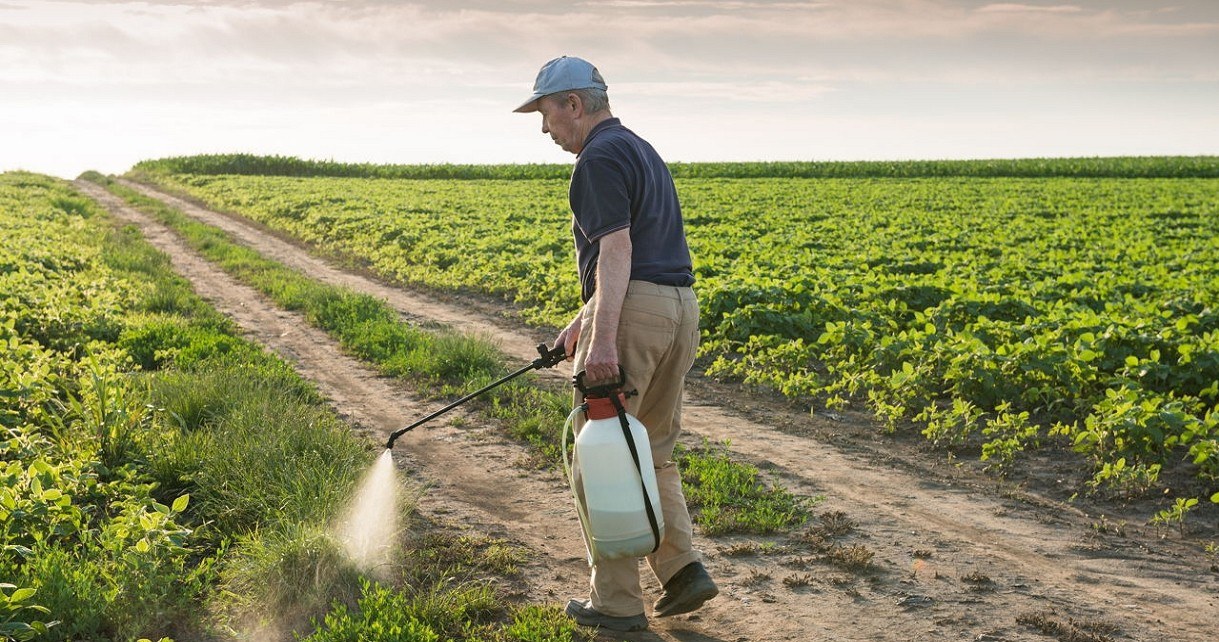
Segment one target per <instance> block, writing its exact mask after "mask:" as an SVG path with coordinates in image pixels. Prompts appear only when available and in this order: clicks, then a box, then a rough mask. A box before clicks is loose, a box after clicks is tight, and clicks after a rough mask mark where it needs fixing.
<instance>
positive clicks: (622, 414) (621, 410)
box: [610, 395, 660, 554]
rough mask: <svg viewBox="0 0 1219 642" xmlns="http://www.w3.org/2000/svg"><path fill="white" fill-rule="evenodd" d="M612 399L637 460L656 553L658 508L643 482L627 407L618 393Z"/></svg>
mask: <svg viewBox="0 0 1219 642" xmlns="http://www.w3.org/2000/svg"><path fill="white" fill-rule="evenodd" d="M610 401H612V402H613V404H614V410H617V411H618V423H619V424H621V425H622V436H623V438H625V439H626V447H627V448H629V449H630V451H631V459H633V460H635V471H636V472H638V473H639V488H640V489H641V490H643V507H644V510H645V511H647V514H648V525H649V526H651V527H652V539H653V542H654V545H653V546H652V553H655V552H656V551H657V550H659V549H660V525H659V524H658V523H657V521H656V509H655V508H654V507H653V506H652V497H651V495H649V494H648V487H647V485H646V484H644V483H643V468H642V467H641V466H640V464H639V449H638V447H637V446H636V445H635V438H634V437H633V436H632V435H631V424H630V422H628V421H627V419H626V408H625V407H623V405H622V400H621V399H620V398H619V397H618V395H610ZM649 447H650V446H649ZM649 554H650V553H649Z"/></svg>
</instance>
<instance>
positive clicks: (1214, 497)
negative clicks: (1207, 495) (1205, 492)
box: [1211, 493, 1219, 504]
mask: <svg viewBox="0 0 1219 642" xmlns="http://www.w3.org/2000/svg"><path fill="white" fill-rule="evenodd" d="M1211 501H1212V502H1214V503H1216V504H1219V493H1215V494H1214V495H1211Z"/></svg>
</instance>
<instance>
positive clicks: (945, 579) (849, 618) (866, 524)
mask: <svg viewBox="0 0 1219 642" xmlns="http://www.w3.org/2000/svg"><path fill="white" fill-rule="evenodd" d="M125 184H127V185H129V186H131V187H133V188H135V189H138V190H140V191H141V192H143V193H144V194H146V195H149V196H152V197H154V198H158V199H160V200H162V201H164V202H166V203H168V204H170V205H172V206H174V207H176V208H178V209H179V210H181V211H183V212H184V213H186V214H188V215H190V216H192V217H194V218H197V219H199V220H201V221H203V222H205V223H208V224H211V225H215V226H217V227H220V228H222V229H224V230H225V231H227V232H228V233H230V234H231V235H233V236H234V238H235V239H236V240H238V241H239V242H241V243H243V244H246V245H248V246H250V247H253V248H255V249H257V250H258V251H259V252H262V253H263V254H265V255H266V256H268V257H270V258H274V259H276V260H278V261H281V262H283V263H285V264H287V265H289V266H292V267H294V268H296V269H298V270H301V271H302V272H305V273H307V274H309V275H311V276H313V277H314V278H318V279H319V280H322V281H326V282H329V283H333V284H336V285H343V286H345V287H349V288H352V289H354V290H357V291H361V292H366V293H369V294H372V295H374V296H378V297H380V298H383V299H385V300H386V301H388V302H389V303H390V305H392V306H394V307H395V308H396V309H398V310H399V311H401V312H402V313H403V314H404V315H407V316H410V317H412V318H416V319H425V320H430V321H435V322H439V323H442V324H445V325H449V326H452V327H454V328H456V329H458V330H461V331H463V332H472V333H475V334H480V335H483V336H485V337H489V338H491V339H492V340H493V341H495V342H496V343H498V344H499V345H500V346H501V347H502V349H504V350H505V352H506V353H507V354H509V355H511V356H513V357H516V358H519V359H521V360H522V361H525V360H529V359H532V357H533V356H535V355H534V353H533V350H532V346H533V345H534V344H535V343H536V342H537V340H538V337H536V336H531V335H530V332H529V331H525V330H520V329H514V328H513V327H511V326H510V325H508V324H507V323H505V322H504V321H503V320H502V319H498V318H492V317H491V316H489V315H485V314H481V313H477V312H473V311H471V310H469V309H467V308H462V307H460V306H458V305H453V304H447V303H444V302H440V301H437V300H435V299H433V298H432V297H429V296H426V295H420V294H415V293H412V292H408V291H406V290H403V289H399V288H394V287H388V286H386V285H384V284H382V283H379V282H377V281H376V280H374V279H371V278H367V277H363V276H360V275H356V274H352V273H349V272H346V271H344V270H342V269H339V268H335V267H332V266H331V265H330V264H328V263H327V262H325V261H323V260H321V259H318V258H316V257H314V256H311V255H309V254H308V253H307V251H306V250H304V249H303V248H302V247H301V246H299V245H297V244H294V243H291V242H287V241H284V240H283V239H280V238H278V237H277V236H276V235H275V234H272V233H269V232H267V231H264V230H262V229H260V228H259V227H258V226H257V225H253V224H250V223H247V222H245V221H243V220H239V218H238V217H230V216H227V215H223V214H219V213H216V212H212V211H210V210H207V209H205V208H201V207H198V206H196V205H194V204H193V203H190V202H187V201H185V200H182V199H179V198H176V197H173V196H169V195H167V194H164V193H162V192H160V191H159V190H156V189H153V188H150V187H147V186H143V185H139V184H135V183H129V182H127V183H125ZM96 191H97V190H96V188H94V192H92V193H91V194H93V193H96ZM103 195H105V193H104V192H103ZM97 198H99V200H101V198H102V196H101V195H99V196H97ZM297 327H299V324H298V326H297ZM557 376H569V373H568V372H563V373H561V374H560V375H557ZM380 394H388V395H389V396H387V397H381V399H380V401H379V400H378V399H369V400H367V401H364V402H362V403H365V404H368V405H369V407H377V405H378V404H382V405H383V403H384V400H385V399H394V398H395V397H394V395H398V396H400V395H401V393H400V392H394V391H392V390H391V391H389V392H388V393H387V392H385V391H379V392H375V393H373V396H374V397H375V396H376V395H380ZM336 405H339V406H340V407H343V403H342V401H341V399H336ZM805 419H806V420H807V417H806V418H805ZM400 421H401V420H399V423H400ZM685 423H686V428H687V431H688V433H689V436H688V438H687V441H688V443H694V442H695V441H697V440H699V439H701V438H707V439H711V440H713V441H722V440H725V439H730V440H731V441H732V448H733V451H734V452H736V453H739V454H742V455H744V456H746V457H747V458H750V459H751V460H753V461H755V462H756V463H760V464H763V465H765V464H769V465H771V466H773V467H774V469H775V472H777V473H778V475H779V476H780V477H781V478H782V479H783V481H784V483H785V484H787V485H788V486H789V487H791V488H793V490H795V491H797V492H800V493H803V494H807V495H819V494H820V495H825V496H826V501H825V503H824V504H823V506H824V508H826V509H829V510H840V511H844V512H846V513H847V514H848V515H849V516H850V518H851V519H852V520H853V521H855V522H856V523H857V527H856V534H855V535H854V536H853V539H852V542H853V543H857V544H860V545H864V546H866V547H867V548H868V549H870V550H872V551H873V552H874V553H875V562H874V566H875V567H876V569H877V570H876V571H873V572H872V573H870V574H867V575H865V576H860V577H852V576H851V574H850V573H845V572H840V571H833V570H830V571H823V569H824V568H825V567H822V566H817V567H815V568H814V570H813V571H812V575H819V576H825V577H826V578H828V579H822V578H821V577H818V578H816V581H814V582H812V583H809V584H808V585H803V581H804V580H807V579H808V576H809V575H810V574H809V573H807V572H805V571H804V569H803V568H801V566H800V564H799V563H798V561H799V560H798V558H797V560H796V563H795V564H793V560H792V559H791V557H790V556H789V557H788V558H786V559H777V558H768V557H766V556H762V557H761V558H756V557H754V558H736V557H731V558H730V557H729V556H728V555H726V554H723V555H716V554H715V552H716V549H715V545H713V546H712V547H711V548H710V549H709V552H710V553H711V554H712V555H711V556H710V557H711V558H710V560H709V566H710V567H711V569H712V571H713V574H715V575H717V577H718V578H721V579H722V582H721V584H723V585H724V589H725V591H724V595H723V596H721V597H720V598H719V599H717V600H715V601H713V602H711V603H710V604H709V605H708V607H707V608H704V609H703V610H702V611H701V612H700V613H698V614H696V615H694V616H693V617H690V618H685V619H684V621H683V619H679V620H677V621H676V623H675V624H671V625H669V626H668V630H667V631H666V630H664V629H663V627H664V625H663V624H661V623H660V622H656V621H654V622H653V628H654V632H658V633H660V634H662V635H664V634H672V635H676V636H677V639H683V640H685V639H729V640H736V639H742V638H743V639H749V640H771V639H775V640H777V639H794V640H803V639H834V640H849V639H860V640H863V639H867V640H907V639H910V638H911V637H913V638H915V639H945V640H957V639H962V636H963V635H966V634H968V635H970V636H973V635H992V636H996V637H993V638H990V639H1005V640H1015V639H1030V640H1034V639H1045V638H1044V637H1043V636H1040V635H1036V634H1033V633H1031V632H1030V631H1029V630H1028V629H1024V628H1021V627H1018V626H1016V625H1015V623H1014V618H1015V616H1016V615H1017V614H1019V613H1024V612H1031V611H1041V610H1046V609H1050V608H1054V609H1057V610H1058V611H1059V612H1060V613H1061V614H1062V615H1063V620H1065V619H1066V616H1071V617H1075V618H1076V619H1079V618H1085V617H1086V618H1095V619H1102V620H1105V621H1110V622H1114V623H1116V624H1118V625H1119V626H1120V627H1121V629H1122V631H1123V632H1124V633H1125V635H1126V636H1129V637H1130V638H1132V639H1148V640H1153V639H1154V640H1175V639H1180V640H1196V639H1203V638H1205V637H1206V636H1207V635H1208V632H1213V626H1214V624H1213V622H1214V617H1215V616H1214V613H1216V606H1217V604H1219V600H1217V598H1216V595H1217V593H1219V587H1217V585H1219V582H1217V581H1216V576H1215V574H1214V573H1211V572H1209V571H1208V570H1207V569H1206V565H1205V563H1204V560H1203V559H1201V556H1200V555H1197V554H1195V555H1193V556H1192V557H1191V556H1190V555H1189V554H1188V552H1185V553H1182V552H1181V551H1182V550H1187V549H1181V548H1180V547H1174V546H1171V545H1169V544H1162V545H1157V546H1156V547H1155V548H1154V549H1149V548H1147V546H1146V543H1145V542H1142V541H1139V540H1137V539H1135V538H1131V539H1129V540H1127V539H1122V538H1112V537H1103V536H1102V534H1101V533H1098V532H1096V531H1095V530H1093V529H1091V528H1090V522H1089V521H1088V518H1087V516H1086V515H1082V514H1081V513H1079V511H1077V510H1074V509H1071V508H1070V507H1066V506H1062V505H1057V506H1058V510H1057V511H1055V512H1049V513H1047V512H1046V511H1044V510H1041V511H1038V510H1031V509H1030V508H1029V507H1028V506H1026V505H1022V504H1020V503H1019V502H1015V501H1012V500H1008V499H1005V498H1003V497H999V496H992V495H989V494H983V493H979V492H978V491H977V490H976V489H974V488H962V487H959V486H954V485H952V484H949V483H945V482H943V481H938V480H935V479H932V478H927V477H921V476H919V475H917V474H912V473H911V472H909V471H906V470H894V469H893V467H891V466H884V465H879V464H877V463H876V462H875V461H873V460H874V458H873V457H868V456H866V453H863V454H861V453H860V452H859V451H856V452H851V451H849V450H843V449H841V448H838V447H836V446H831V445H827V444H824V443H820V442H818V441H814V440H811V439H808V438H806V437H799V436H794V435H791V434H788V433H785V432H782V431H779V430H776V429H774V428H772V427H770V426H766V425H761V424H759V423H757V422H754V421H750V420H748V419H746V418H743V417H741V416H738V415H737V414H734V413H732V412H730V411H728V410H726V409H725V408H723V407H720V406H719V405H718V404H713V403H707V402H705V401H702V400H700V399H699V398H697V397H696V396H694V395H690V396H689V397H688V399H687V403H686V415H685ZM381 425H383V426H390V427H393V426H395V425H396V424H395V423H393V422H389V423H384V422H383V423H382V424H381ZM441 434H443V435H444V439H451V440H452V444H457V445H456V446H453V447H454V448H455V449H457V450H460V449H461V448H463V447H465V446H462V445H461V444H464V443H473V445H472V446H470V447H477V446H478V444H479V443H480V442H470V440H469V439H468V437H469V434H468V433H463V432H460V431H453V430H449V429H448V428H446V429H445V431H444V432H443V433H440V432H436V431H429V432H428V433H425V435H426V436H424V437H416V438H417V439H439V438H441ZM492 440H494V438H492ZM400 443H401V442H400ZM414 446H415V444H414V443H413V442H412V444H411V446H410V448H411V449H412V453H413V452H415V450H414ZM500 446H503V444H500ZM878 448H879V449H883V448H884V446H883V444H882V445H880V446H879V447H878ZM511 451H512V449H511V447H508V448H507V449H506V451H505V452H506V453H510V452H511ZM505 452H501V453H499V454H497V455H493V456H490V457H491V458H492V459H495V460H496V461H498V462H499V463H500V464H501V465H502V466H503V468H502V469H500V470H499V471H497V473H496V475H493V476H489V477H486V478H484V479H482V480H475V481H472V482H471V483H470V484H466V485H464V486H462V487H459V488H454V489H452V490H453V491H454V496H452V497H444V500H445V501H448V500H450V499H454V500H459V501H458V505H461V504H462V503H465V504H471V503H474V504H477V503H479V502H480V501H481V502H482V503H483V504H484V505H489V508H490V509H491V510H492V511H493V512H499V513H500V516H501V517H507V518H509V519H501V520H489V521H487V522H485V524H490V523H492V522H496V523H497V524H498V525H497V526H496V527H495V528H498V529H500V530H499V531H495V530H494V529H493V534H496V535H499V536H506V535H505V534H510V533H511V534H515V535H512V536H509V538H510V539H511V538H513V537H520V533H521V532H522V531H525V530H527V529H528V530H532V525H531V524H529V523H528V521H527V520H528V518H529V517H530V514H531V513H532V509H530V508H529V506H532V505H534V504H536V503H538V502H540V501H541V499H540V498H539V497H530V498H528V499H525V500H524V502H525V504H526V506H524V507H522V508H521V509H520V510H511V509H509V510H508V511H507V512H505V511H503V510H502V509H499V508H498V507H497V506H495V502H494V501H491V502H490V503H489V504H488V502H486V501H485V500H486V499H487V498H486V494H487V493H488V492H489V491H490V490H493V489H494V488H495V487H496V486H497V484H498V482H499V480H501V479H502V476H504V475H508V476H519V475H520V474H521V473H520V472H519V469H514V467H513V462H512V461H505V460H513V459H514V457H515V456H514V455H511V454H505ZM467 467H468V466H467ZM464 469H465V468H464V467H458V468H453V469H451V470H464ZM445 474H447V473H445ZM440 479H444V476H443V474H442V475H441V477H440ZM481 482H485V483H487V484H489V485H490V488H488V487H482V486H480V485H479V484H480V483H481ZM437 483H439V484H442V485H441V486H440V488H441V489H443V488H445V487H444V486H443V484H445V483H449V484H454V483H456V482H454V481H453V480H451V479H447V480H445V481H438V482H437ZM549 486H550V487H551V488H548V489H547V490H544V491H542V493H543V494H545V493H550V494H551V495H555V496H560V497H566V494H565V492H564V489H563V487H562V484H561V483H559V482H557V481H553V480H552V481H551V482H550V483H549ZM464 492H468V493H471V494H470V495H461V493H464ZM506 496H508V497H513V498H515V499H517V500H518V501H520V500H521V499H522V498H523V497H525V496H522V495H513V494H507V495H506ZM437 499H439V496H438V497H437ZM559 504H560V506H555V507H554V508H546V509H543V510H544V511H549V510H554V511H556V512H555V513H553V516H554V517H555V518H558V517H559V516H561V515H568V517H567V518H566V522H564V525H563V526H560V527H558V528H555V527H554V525H553V523H552V522H551V523H548V524H544V525H542V528H543V529H544V531H545V532H554V533H556V535H554V536H553V537H557V538H560V539H566V540H576V542H575V544H576V545H575V546H574V547H572V546H570V544H569V545H568V546H567V548H565V549H563V550H557V549H555V550H554V553H555V557H556V558H558V559H569V558H570V557H571V556H572V555H573V553H572V551H573V550H574V551H575V557H577V558H578V557H579V555H580V553H581V551H582V549H581V548H580V546H579V543H578V527H577V526H576V525H575V523H574V520H572V519H571V518H570V516H569V514H570V512H571V511H570V510H569V506H567V505H566V503H565V502H559ZM1051 506H1055V505H1053V504H1051ZM440 510H444V509H443V508H441V509H440ZM508 513H511V514H508ZM517 520H521V521H520V522H518V521H517ZM567 522H570V524H568V523H567ZM721 541H722V540H721ZM729 541H732V540H729ZM542 544H543V546H542V547H541V548H539V549H538V550H540V551H542V552H543V553H544V554H545V553H547V552H549V550H550V549H547V548H546V546H545V542H542ZM727 547H728V545H727V544H721V545H719V548H720V549H721V550H726V549H727ZM704 548H705V549H707V546H706V543H705V542H704ZM916 556H917V559H916ZM569 561H571V560H570V559H569ZM577 565H578V566H580V567H582V564H579V563H578V561H577ZM561 566H562V567H563V568H564V569H566V568H567V567H566V565H561ZM551 572H553V571H551ZM570 572H577V571H564V573H570ZM542 574H545V573H542ZM582 574H583V568H579V569H578V572H577V575H580V576H581V577H580V579H579V581H577V582H575V583H574V584H570V583H568V584H567V590H569V591H571V590H572V589H571V586H575V587H576V589H581V588H582V583H583V578H582ZM645 575H647V574H646V573H645ZM780 576H784V577H783V578H782V579H783V580H785V582H784V583H783V584H782V585H780V582H779V581H778V579H779V577H780ZM767 577H769V578H770V579H766V578H767ZM965 577H970V578H973V580H976V581H973V582H970V581H964V580H962V578H965ZM793 578H794V580H793ZM983 578H985V579H988V580H989V581H982V579H983ZM788 580H790V582H788ZM561 588H563V587H562V586H559V587H551V588H550V589H548V590H556V591H557V590H560V589H561ZM650 588H651V589H652V590H655V589H656V587H655V583H654V582H652V583H651V586H650ZM565 595H566V594H564V593H559V594H558V595H557V597H559V598H563V597H565ZM686 626H689V627H693V628H697V629H701V630H704V631H716V636H717V637H702V636H704V635H705V634H704V633H698V632H696V631H694V630H693V629H684V628H682V627H686ZM658 628H660V629H661V630H660V631H656V629H658ZM690 635H695V636H699V637H689V636H690ZM725 635H726V636H727V637H724V636H725ZM640 639H646V638H640Z"/></svg>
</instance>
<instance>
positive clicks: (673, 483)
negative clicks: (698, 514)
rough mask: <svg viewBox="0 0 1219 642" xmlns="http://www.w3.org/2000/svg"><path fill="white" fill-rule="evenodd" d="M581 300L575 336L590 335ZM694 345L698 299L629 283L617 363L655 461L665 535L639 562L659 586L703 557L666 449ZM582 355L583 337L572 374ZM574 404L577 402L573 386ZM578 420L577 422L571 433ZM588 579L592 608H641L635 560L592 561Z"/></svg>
mask: <svg viewBox="0 0 1219 642" xmlns="http://www.w3.org/2000/svg"><path fill="white" fill-rule="evenodd" d="M587 305H588V308H587V309H586V310H585V314H584V321H583V326H582V327H581V329H580V337H581V338H583V337H591V336H592V318H593V315H592V312H593V311H594V310H593V309H592V306H593V303H592V302H589V303H588V304H587ZM697 348H698V300H697V299H696V298H695V296H694V291H693V290H691V289H690V288H688V287H685V288H683V287H673V286H667V285H656V284H654V283H649V282H646V281H631V282H630V284H629V285H628V286H627V291H626V299H625V300H624V302H623V304H622V316H621V318H620V320H619V325H618V360H619V363H621V364H622V369H623V370H624V371H625V372H626V386H624V387H623V390H626V391H630V390H637V391H638V392H639V394H638V395H636V396H631V397H627V402H626V403H627V411H628V412H630V413H631V414H633V415H635V416H636V417H637V418H638V419H639V421H640V422H642V423H643V425H644V426H646V427H647V429H648V439H649V441H650V442H651V446H652V462H653V463H654V465H655V466H656V482H657V485H658V488H659V490H660V506H661V511H662V513H663V515H664V521H665V532H664V538H663V539H662V540H661V542H660V548H659V549H657V551H656V552H655V553H653V554H651V555H649V556H648V557H646V558H645V559H646V560H647V562H648V566H649V567H651V569H652V572H653V573H655V575H656V578H657V579H658V580H660V582H661V583H662V584H663V583H665V582H667V581H669V579H670V578H671V577H673V575H675V574H676V573H677V572H678V571H680V570H681V569H682V567H684V566H685V565H687V564H689V563H691V562H697V561H700V560H701V559H702V556H701V555H700V554H699V553H698V551H695V550H694V548H693V541H692V535H693V527H692V526H691V523H690V512H689V509H687V507H686V496H685V495H684V494H683V493H682V489H681V474H680V472H679V471H678V469H677V465H676V464H674V463H673V447H674V446H675V445H676V444H677V436H678V434H679V433H680V432H681V397H682V391H683V390H684V388H685V377H686V373H687V372H689V371H690V367H691V366H692V365H693V364H694V353H695V350H696V349H697ZM586 354H587V342H586V341H580V342H579V345H578V346H577V347H576V356H575V370H574V372H579V371H580V370H581V369H582V368H583V365H584V358H585V355H586ZM575 401H576V403H577V404H578V403H581V402H582V401H583V399H582V398H581V396H580V392H579V391H578V390H577V391H576V393H575ZM581 419H582V418H581ZM580 424H582V422H577V426H576V430H577V431H578V430H579V428H580ZM591 584H592V590H591V591H590V593H589V597H590V599H591V600H592V607H593V608H594V609H596V610H597V611H599V612H601V613H604V614H606V615H615V616H631V615H638V614H639V613H642V612H643V589H642V588H641V587H640V585H639V560H638V559H625V560H611V561H607V562H600V563H598V564H597V565H595V566H594V567H593V569H592V580H591Z"/></svg>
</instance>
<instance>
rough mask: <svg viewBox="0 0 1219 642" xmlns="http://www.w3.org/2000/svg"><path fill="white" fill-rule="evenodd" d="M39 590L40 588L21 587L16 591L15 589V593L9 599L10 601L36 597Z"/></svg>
mask: <svg viewBox="0 0 1219 642" xmlns="http://www.w3.org/2000/svg"><path fill="white" fill-rule="evenodd" d="M37 592H38V589H32V588H29V587H26V588H19V589H17V590H16V591H13V594H12V595H10V596H9V598H8V600H9V602H22V601H25V600H28V599H30V598H31V597H34V594H35V593H37Z"/></svg>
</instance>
